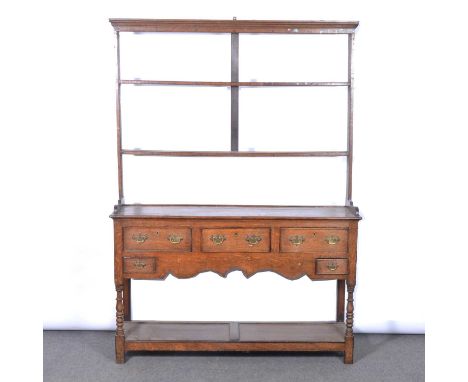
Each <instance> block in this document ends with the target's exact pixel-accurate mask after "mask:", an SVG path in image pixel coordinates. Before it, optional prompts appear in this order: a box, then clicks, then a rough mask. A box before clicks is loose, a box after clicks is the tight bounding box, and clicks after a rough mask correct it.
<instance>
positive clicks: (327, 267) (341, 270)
mask: <svg viewBox="0 0 468 382" xmlns="http://www.w3.org/2000/svg"><path fill="white" fill-rule="evenodd" d="M315 274H317V275H347V274H348V259H316V260H315Z"/></svg>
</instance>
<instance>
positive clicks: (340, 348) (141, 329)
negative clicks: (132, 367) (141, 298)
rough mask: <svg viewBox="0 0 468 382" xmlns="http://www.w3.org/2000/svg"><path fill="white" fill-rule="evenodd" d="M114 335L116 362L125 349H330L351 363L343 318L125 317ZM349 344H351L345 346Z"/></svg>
mask: <svg viewBox="0 0 468 382" xmlns="http://www.w3.org/2000/svg"><path fill="white" fill-rule="evenodd" d="M124 328H125V337H116V345H117V347H118V348H119V349H116V350H117V362H118V363H123V362H124V361H125V359H124V354H125V352H126V351H245V352H251V351H272V352H276V351H281V352H286V351H300V352H309V351H310V352H312V351H332V352H345V363H352V358H353V357H352V350H353V347H352V342H350V340H351V341H352V338H348V339H347V338H345V331H346V326H345V324H344V323H343V322H240V323H237V322H160V321H126V322H125V324H124ZM349 345H351V346H349Z"/></svg>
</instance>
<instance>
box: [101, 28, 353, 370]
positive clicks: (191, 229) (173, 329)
mask: <svg viewBox="0 0 468 382" xmlns="http://www.w3.org/2000/svg"><path fill="white" fill-rule="evenodd" d="M110 22H111V24H112V26H113V27H114V29H115V32H116V36H117V69H118V74H117V146H118V147H117V150H118V174H119V179H118V183H119V202H118V204H117V205H116V206H115V207H114V211H113V213H112V215H111V218H112V219H113V222H114V247H115V251H114V270H115V273H114V281H115V287H116V291H117V304H116V337H115V351H116V362H118V363H123V362H125V354H126V352H130V351H141V350H145V351H333V352H343V353H344V362H345V363H352V362H353V338H354V337H353V311H354V302H353V293H354V288H355V283H356V257H357V232H358V221H359V220H360V219H361V217H360V215H359V212H358V209H357V208H356V207H355V206H353V203H352V199H351V190H352V150H353V148H352V146H353V145H352V143H353V142H352V131H353V114H352V108H353V76H352V50H353V40H354V32H355V29H356V28H357V26H358V23H357V22H325V21H241V20H235V19H234V20H143V19H111V20H110ZM122 32H130V33H132V32H133V33H143V32H144V33H157V32H170V33H178V32H187V33H227V34H231V81H227V82H222V83H220V82H201V81H186V80H184V81H175V80H173V81H159V80H157V79H147V80H142V79H130V80H129V79H122V78H121V77H120V45H119V36H120V33H122ZM241 33H268V34H274V33H278V34H292V35H294V34H343V35H346V36H347V38H348V63H347V66H348V80H347V81H345V82H303V83H301V82H263V83H260V82H239V67H238V62H239V34H241ZM125 85H148V86H179V85H183V86H224V87H229V88H230V89H231V151H224V152H223V151H217V152H214V151H198V152H197V151H157V150H141V149H125V148H123V145H122V132H121V131H122V119H121V109H122V108H123V107H125V106H124V105H121V87H122V86H125ZM244 86H245V87H249V86H277V87H281V86H326V87H327V86H344V87H346V88H347V89H348V93H347V94H348V95H347V107H348V117H347V132H348V134H347V149H346V150H345V151H300V152H293V151H291V152H284V151H283V152H262V151H253V152H252V151H242V150H239V135H238V130H239V126H238V123H239V119H238V110H239V88H240V87H244ZM124 155H136V156H165V155H169V156H189V157H190V156H219V157H223V156H235V157H242V156H248V157H256V156H259V157H261V156H271V157H275V156H291V157H294V156H310V157H336V156H343V157H346V160H347V168H346V170H347V182H346V185H347V189H346V198H345V203H344V205H342V206H253V205H248V206H247V205H245V206H237V205H151V204H125V201H124V195H123V180H122V179H123V171H122V158H123V156H124ZM235 270H239V271H242V273H243V274H244V275H245V277H250V276H252V275H254V274H255V273H257V272H263V271H271V272H275V273H277V274H279V275H281V276H283V277H285V278H287V279H290V280H295V279H298V278H300V277H303V276H307V277H309V278H310V279H311V280H336V285H337V286H336V320H335V321H333V322H162V321H136V320H132V316H131V280H132V279H138V280H144V279H157V280H163V279H165V278H166V277H167V276H168V275H172V276H175V277H177V278H189V277H194V276H196V275H198V274H199V273H201V272H206V271H212V272H215V273H217V274H219V275H220V276H223V277H226V276H227V275H228V273H229V272H232V271H235ZM345 292H347V296H345V294H346V293H345ZM345 297H347V302H346V301H345ZM345 303H346V309H345Z"/></svg>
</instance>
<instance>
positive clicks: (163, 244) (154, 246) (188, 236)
mask: <svg viewBox="0 0 468 382" xmlns="http://www.w3.org/2000/svg"><path fill="white" fill-rule="evenodd" d="M123 237H124V249H125V250H127V251H171V252H188V251H191V249H192V230H191V229H190V228H147V227H126V228H124V235H123Z"/></svg>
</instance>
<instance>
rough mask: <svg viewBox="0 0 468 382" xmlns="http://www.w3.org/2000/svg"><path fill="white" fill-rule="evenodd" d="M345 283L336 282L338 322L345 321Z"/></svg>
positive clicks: (341, 281)
mask: <svg viewBox="0 0 468 382" xmlns="http://www.w3.org/2000/svg"><path fill="white" fill-rule="evenodd" d="M344 305H345V281H344V280H337V281H336V321H337V322H343V321H344Z"/></svg>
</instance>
